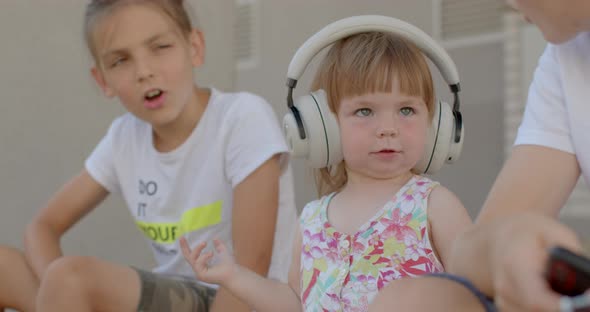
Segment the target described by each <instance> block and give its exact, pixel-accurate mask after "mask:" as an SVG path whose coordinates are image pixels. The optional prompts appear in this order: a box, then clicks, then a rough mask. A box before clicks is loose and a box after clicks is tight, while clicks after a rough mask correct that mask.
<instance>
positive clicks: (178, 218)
mask: <svg viewBox="0 0 590 312" xmlns="http://www.w3.org/2000/svg"><path fill="white" fill-rule="evenodd" d="M84 29H85V34H86V39H87V43H88V47H89V49H90V52H91V54H92V56H93V58H94V61H95V64H94V66H93V68H92V75H93V77H94V78H95V80H96V82H97V84H98V86H99V87H100V88H101V89H102V91H103V92H104V94H105V95H106V96H107V97H116V98H118V100H119V101H120V102H121V104H122V105H123V106H124V107H125V109H126V110H127V111H128V113H126V114H124V115H122V116H120V117H119V118H117V119H115V120H114V121H113V122H112V124H111V126H110V128H109V130H108V132H107V133H106V134H105V136H104V138H103V139H102V140H101V142H100V143H99V144H98V145H97V146H96V148H95V149H94V151H93V152H92V153H91V154H90V156H89V157H88V159H87V160H86V163H85V166H84V168H83V169H82V170H81V171H80V173H79V174H78V175H76V176H75V177H73V178H72V179H71V181H70V182H69V183H67V184H66V185H64V187H63V188H62V189H61V190H60V191H59V192H57V193H56V194H55V195H54V197H53V198H52V200H50V201H49V202H48V203H47V205H46V206H45V207H44V208H43V209H41V210H40V211H39V213H38V214H37V215H36V216H35V218H34V219H33V220H32V222H31V223H30V225H29V227H28V228H27V231H26V237H25V251H24V253H23V252H20V251H18V250H15V249H9V248H4V247H0V273H1V274H0V289H3V290H4V289H9V291H7V292H4V291H3V292H2V293H0V310H1V309H2V307H11V308H16V309H18V310H19V311H76V312H80V311H117V312H119V311H176V312H182V311H187V312H188V311H199V312H206V311H208V310H210V309H212V310H214V311H249V309H248V306H247V305H245V304H244V303H242V302H240V301H239V300H237V299H236V298H235V297H234V296H232V295H231V294H230V293H229V292H228V291H227V290H225V289H223V288H220V289H219V290H217V285H209V284H205V283H202V282H200V281H196V280H195V279H194V277H193V272H192V270H191V267H190V266H189V265H188V264H187V263H186V261H184V258H183V257H182V255H181V252H180V249H179V247H178V239H179V237H181V236H183V235H184V236H186V237H187V238H188V240H189V241H190V242H191V244H192V245H197V244H198V243H199V242H205V241H208V240H210V239H212V238H213V237H218V238H220V239H222V240H223V241H224V242H225V243H226V244H227V245H228V246H229V248H230V249H232V250H233V251H235V254H236V261H237V262H238V263H240V264H241V265H243V266H244V267H248V268H249V269H251V270H253V271H255V272H257V273H258V274H261V275H267V274H268V276H269V277H271V278H277V279H281V280H284V281H286V280H287V269H288V263H289V261H290V257H289V248H290V245H291V242H292V236H293V233H294V231H295V224H296V222H295V221H296V219H297V217H296V210H295V205H294V198H293V188H292V182H291V173H290V169H289V166H288V162H287V157H286V156H287V152H288V147H287V144H286V142H285V140H284V137H283V136H282V133H281V129H280V125H279V122H278V120H277V119H276V116H275V114H274V111H273V110H272V108H271V107H270V105H269V104H268V103H267V102H266V101H264V100H263V99H262V98H260V97H258V96H255V95H253V94H249V93H245V92H241V93H226V92H222V91H220V90H216V89H214V88H204V87H201V86H197V85H195V83H194V78H195V77H194V71H193V70H194V68H196V67H199V66H201V65H202V64H203V62H204V51H205V43H204V40H203V34H202V33H201V32H200V31H199V30H198V29H194V28H193V27H192V25H191V21H190V19H189V17H188V14H187V12H186V11H185V8H184V7H183V1H182V0H92V1H89V4H88V5H87V8H86V15H85V27H84ZM72 105H73V104H72ZM261 188H262V189H264V190H265V192H258V190H259V189H261ZM110 193H120V194H121V195H122V196H123V198H124V200H125V202H126V204H127V206H128V207H127V208H128V209H129V211H130V213H131V215H132V217H133V219H134V221H135V222H134V223H130V224H129V226H132V227H137V228H138V230H140V231H141V232H142V234H143V235H144V236H145V239H146V241H147V243H148V245H149V247H150V248H151V250H152V252H153V254H154V256H155V259H156V263H157V267H156V268H155V269H154V270H153V271H147V270H141V269H138V268H135V267H131V266H126V265H121V264H116V263H111V262H108V261H105V260H101V259H96V258H91V257H75V256H63V253H62V250H61V247H60V239H61V238H62V236H63V235H65V233H66V232H67V231H68V230H69V229H70V228H72V227H73V226H74V225H76V224H77V223H78V222H79V220H80V219H81V218H82V217H84V216H85V215H86V214H88V213H90V212H91V211H92V210H93V209H95V208H96V207H98V206H99V204H100V203H101V202H102V201H103V200H104V199H105V198H106V197H107V196H108V195H109V194H110ZM277 222H280V223H281V226H280V227H276V226H275V225H276V223H277ZM109 226H112V225H110V224H104V227H105V229H106V228H108V227H109ZM275 229H276V230H275ZM114 244H117V242H114ZM120 248H125V246H120Z"/></svg>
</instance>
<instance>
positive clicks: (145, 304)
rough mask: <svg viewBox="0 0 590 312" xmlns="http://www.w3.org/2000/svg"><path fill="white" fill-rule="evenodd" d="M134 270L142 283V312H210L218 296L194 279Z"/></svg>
mask: <svg viewBox="0 0 590 312" xmlns="http://www.w3.org/2000/svg"><path fill="white" fill-rule="evenodd" d="M133 269H135V270H136V271H137V273H138V274H139V279H140V281H141V296H140V299H139V305H138V308H137V311H139V312H156V311H158V312H159V311H174V312H207V311H209V309H210V307H211V304H212V303H213V298H214V297H215V294H216V292H217V291H216V290H215V289H213V288H209V287H206V286H203V285H201V284H199V283H198V282H197V281H196V280H195V279H194V278H190V277H184V276H177V275H165V274H156V273H153V272H150V271H144V270H141V269H137V268H133Z"/></svg>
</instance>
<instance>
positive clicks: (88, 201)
mask: <svg viewBox="0 0 590 312" xmlns="http://www.w3.org/2000/svg"><path fill="white" fill-rule="evenodd" d="M107 195H108V192H107V190H106V189H105V188H103V187H102V186H101V185H100V184H98V182H96V181H95V180H94V179H93V178H92V177H91V176H90V175H89V174H88V172H87V171H86V170H83V171H82V172H81V173H80V174H79V175H78V176H76V177H74V178H72V179H71V180H70V181H69V182H68V183H66V184H65V185H64V186H63V187H62V188H61V190H59V191H58V192H57V193H56V194H55V195H54V196H53V198H51V200H49V202H48V203H47V205H46V206H45V207H43V208H42V209H41V210H40V211H39V212H38V213H37V215H36V216H35V217H34V218H33V220H32V221H31V222H30V223H29V224H28V226H27V228H26V231H25V237H24V245H25V256H26V258H27V261H28V262H29V265H30V266H31V268H32V269H33V271H34V272H35V274H36V276H37V278H38V279H39V280H41V279H42V277H43V274H44V272H45V270H46V269H47V267H48V266H49V264H50V263H51V262H52V261H53V260H55V259H56V258H58V257H61V256H62V251H61V247H60V239H61V237H62V235H63V234H64V233H65V232H66V231H67V230H68V229H70V228H71V227H72V226H73V225H74V224H76V223H77V222H78V221H79V220H80V219H81V218H82V217H83V216H84V215H86V214H87V213H88V212H90V211H91V210H92V209H93V208H94V207H96V206H97V205H98V204H99V203H100V202H101V201H102V200H104V198H106V196H107Z"/></svg>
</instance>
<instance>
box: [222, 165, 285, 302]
mask: <svg viewBox="0 0 590 312" xmlns="http://www.w3.org/2000/svg"><path fill="white" fill-rule="evenodd" d="M280 174H281V169H280V166H279V155H275V156H274V157H272V158H271V159H269V160H268V161H266V162H265V163H264V164H262V165H261V166H260V167H258V169H256V170H255V171H254V172H252V173H251V174H250V175H249V176H248V177H247V178H245V179H244V180H243V181H242V182H241V183H240V184H238V185H237V186H236V187H235V189H234V198H233V203H234V206H233V212H232V214H233V215H232V219H233V221H232V240H233V250H234V257H235V260H236V262H237V263H238V264H239V265H240V266H243V267H245V268H248V269H250V270H252V271H254V272H255V273H257V274H260V275H261V276H266V275H267V273H268V268H269V266H270V261H271V257H272V249H273V241H274V235H275V227H276V222H277V214H278V205H279V178H280ZM211 310H212V311H213V312H216V311H236V312H239V311H244V312H245V311H250V309H249V308H248V306H247V305H246V304H244V303H242V302H240V301H239V300H238V299H236V298H235V297H234V296H232V295H231V294H230V293H229V292H228V291H227V290H226V289H224V288H223V287H221V288H220V289H219V291H218V293H217V295H216V297H215V302H214V303H213V307H212V309H211Z"/></svg>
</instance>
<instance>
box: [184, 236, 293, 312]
mask: <svg viewBox="0 0 590 312" xmlns="http://www.w3.org/2000/svg"><path fill="white" fill-rule="evenodd" d="M214 244H215V251H216V253H217V255H216V261H215V263H214V264H212V263H210V260H212V258H213V256H214V253H213V252H212V251H211V252H207V253H204V254H201V251H202V250H203V249H204V248H205V246H206V244H205V243H201V244H200V245H198V246H197V247H195V249H194V250H190V247H189V246H188V243H187V241H186V239H185V238H184V237H183V238H181V239H180V246H181V249H182V253H183V255H184V257H185V259H186V260H187V261H188V262H189V264H190V265H191V267H192V268H193V270H194V271H195V275H196V276H197V278H198V279H199V280H201V281H204V282H207V283H214V284H219V285H221V286H222V287H224V288H225V289H227V290H229V291H231V293H232V294H234V295H235V296H236V297H238V298H239V299H240V300H242V301H243V302H246V303H247V304H248V306H249V307H250V308H251V309H254V310H256V311H259V312H264V311H273V312H274V311H301V302H300V299H299V293H300V287H299V285H300V283H299V281H300V273H299V272H300V271H299V263H300V255H301V233H300V232H299V230H298V231H297V235H296V238H295V239H294V241H293V256H292V260H291V266H290V269H289V283H288V284H284V283H281V282H279V281H275V280H271V279H268V278H264V277H262V276H260V275H258V274H256V273H254V272H252V271H251V270H249V269H247V268H245V267H243V266H240V265H239V264H237V263H236V262H235V260H234V259H233V257H232V256H231V255H230V254H229V253H228V251H227V249H226V247H225V245H223V243H222V242H220V241H214Z"/></svg>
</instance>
